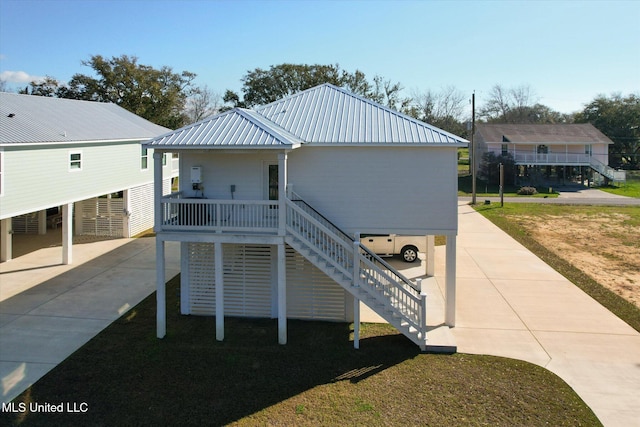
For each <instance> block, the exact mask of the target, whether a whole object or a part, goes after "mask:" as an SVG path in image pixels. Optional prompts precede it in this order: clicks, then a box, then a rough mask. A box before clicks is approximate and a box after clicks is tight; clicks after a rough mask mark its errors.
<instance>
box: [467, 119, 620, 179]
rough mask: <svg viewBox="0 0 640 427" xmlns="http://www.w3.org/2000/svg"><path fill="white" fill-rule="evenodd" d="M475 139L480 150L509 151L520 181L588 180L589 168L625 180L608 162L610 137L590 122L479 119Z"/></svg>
mask: <svg viewBox="0 0 640 427" xmlns="http://www.w3.org/2000/svg"><path fill="white" fill-rule="evenodd" d="M475 140H476V141H477V144H478V147H479V150H478V151H479V152H480V153H484V152H491V153H494V154H495V155H496V156H501V155H510V156H511V157H512V158H513V160H514V163H515V165H516V166H517V168H516V174H517V176H516V179H517V180H518V181H520V182H521V183H523V184H527V185H530V184H533V185H536V184H538V185H540V184H542V183H547V184H549V183H551V184H553V183H558V184H563V183H565V182H567V181H569V180H571V179H577V180H579V181H580V182H584V181H587V180H588V181H590V180H591V176H592V175H593V174H592V173H590V171H593V172H595V173H596V174H595V175H596V176H601V177H603V178H606V179H608V180H611V181H613V182H624V181H625V180H626V175H625V171H622V170H615V169H614V168H612V167H610V166H609V146H610V145H612V144H613V141H611V140H610V139H609V138H607V137H606V136H605V135H604V134H603V133H602V132H600V131H599V130H598V129H596V128H595V127H594V126H593V125H591V124H589V123H579V124H578V123H571V124H568V123H554V124H504V123H481V124H478V125H477V126H476V134H475Z"/></svg>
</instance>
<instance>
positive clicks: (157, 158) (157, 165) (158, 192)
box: [153, 150, 162, 233]
mask: <svg viewBox="0 0 640 427" xmlns="http://www.w3.org/2000/svg"><path fill="white" fill-rule="evenodd" d="M153 230H154V231H155V232H156V233H159V232H161V231H162V153H161V152H159V151H157V150H154V151H153Z"/></svg>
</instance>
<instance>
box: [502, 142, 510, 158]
mask: <svg viewBox="0 0 640 427" xmlns="http://www.w3.org/2000/svg"><path fill="white" fill-rule="evenodd" d="M508 153H509V146H508V145H507V144H502V155H503V156H506V155H507V154H508Z"/></svg>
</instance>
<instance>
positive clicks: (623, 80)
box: [0, 0, 640, 112]
mask: <svg viewBox="0 0 640 427" xmlns="http://www.w3.org/2000/svg"><path fill="white" fill-rule="evenodd" d="M96 54H99V55H103V56H105V57H111V56H120V55H123V54H127V55H134V56H137V57H138V58H139V62H140V63H141V64H146V65H151V66H154V67H161V66H164V65H167V66H170V67H172V68H173V70H174V71H175V72H180V71H184V70H186V71H191V72H194V73H196V74H197V75H198V77H197V80H196V83H197V85H199V86H204V85H207V86H208V87H209V88H210V89H212V90H213V91H215V92H219V93H221V94H222V93H224V91H225V90H226V89H232V90H235V91H239V90H240V87H241V82H240V79H241V77H242V76H243V75H244V74H245V73H246V72H247V71H248V70H252V69H254V68H257V67H260V68H268V67H269V66H270V65H277V64H281V63H284V62H290V63H306V64H339V65H340V67H341V68H343V69H345V70H347V71H350V72H353V71H355V70H356V69H359V70H361V71H363V72H364V73H365V74H366V76H367V77H368V78H369V80H372V79H373V77H374V76H375V75H380V76H382V77H384V78H385V79H389V80H391V81H393V82H400V83H401V84H402V86H403V87H404V88H405V89H404V91H403V95H404V96H410V95H411V93H412V92H413V91H426V90H434V91H438V90H440V89H441V88H443V87H446V86H455V87H456V88H457V89H459V90H461V91H463V92H464V93H468V94H469V98H470V97H471V93H472V92H473V91H475V92H476V102H477V104H478V105H482V102H483V97H484V98H486V97H487V96H488V94H489V91H490V90H491V87H492V86H494V85H495V84H501V85H502V86H504V87H506V88H510V87H515V86H520V85H523V84H525V85H530V87H531V88H532V89H533V91H534V92H535V94H536V95H537V99H538V101H539V102H541V103H543V104H545V105H548V106H550V107H551V108H554V109H556V110H558V111H561V112H572V111H576V110H581V109H582V108H583V106H584V104H585V103H588V102H589V101H591V100H592V99H593V98H594V97H595V96H597V95H598V94H605V95H610V94H612V93H614V92H621V93H622V94H628V93H631V92H640V1H631V0H628V1H366V0H360V1H338V0H333V1H303V0H298V1H294V0H289V1H267V0H264V1H222V0H220V1H206V0H185V1H175V0H173V1H170V0H160V1H152V0H138V1H125V0H112V1H88V0H71V1H63V0H40V1H30V0H0V78H2V79H3V80H5V81H7V82H8V86H9V88H10V89H15V88H16V87H19V86H20V87H23V86H26V85H27V83H28V81H29V80H30V79H33V78H38V77H42V76H45V75H49V76H52V77H55V78H56V79H58V80H60V81H62V82H67V81H69V79H70V78H71V77H72V75H73V74H75V73H84V74H91V73H92V70H91V69H90V68H88V67H85V66H82V65H81V61H83V60H87V59H89V57H90V56H91V55H96Z"/></svg>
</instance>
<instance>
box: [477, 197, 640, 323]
mask: <svg viewBox="0 0 640 427" xmlns="http://www.w3.org/2000/svg"><path fill="white" fill-rule="evenodd" d="M475 209H476V210H478V211H479V212H480V213H481V214H483V215H484V216H486V217H487V218H488V219H490V220H491V221H492V222H493V223H495V224H496V225H497V226H499V227H500V228H502V229H503V230H504V231H506V232H507V233H508V234H510V235H511V236H512V237H513V238H515V239H516V240H517V241H519V242H520V243H521V244H523V245H524V246H525V247H527V248H528V249H529V250H530V251H532V252H533V253H534V254H536V255H537V256H538V257H540V258H541V259H542V260H543V261H545V262H546V263H547V264H549V265H550V266H551V267H553V268H554V269H555V270H556V271H558V272H559V273H561V274H562V275H563V276H565V277H566V278H567V279H569V280H570V281H571V282H573V283H574V284H575V285H577V286H578V287H580V288H581V289H582V290H583V291H585V292H586V293H587V294H589V295H590V296H591V297H592V298H594V299H595V300H597V301H598V302H600V304H602V305H603V306H604V307H606V308H607V309H609V310H610V311H611V312H612V313H614V314H615V315H616V316H618V317H619V318H621V319H622V320H624V321H625V322H627V323H628V324H629V325H630V326H631V327H633V328H634V329H635V330H637V331H639V332H640V279H639V278H640V240H639V239H638V236H639V235H640V207H638V206H618V207H612V206H566V205H550V204H537V203H505V205H504V208H501V207H500V206H498V205H478V206H476V207H475Z"/></svg>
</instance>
